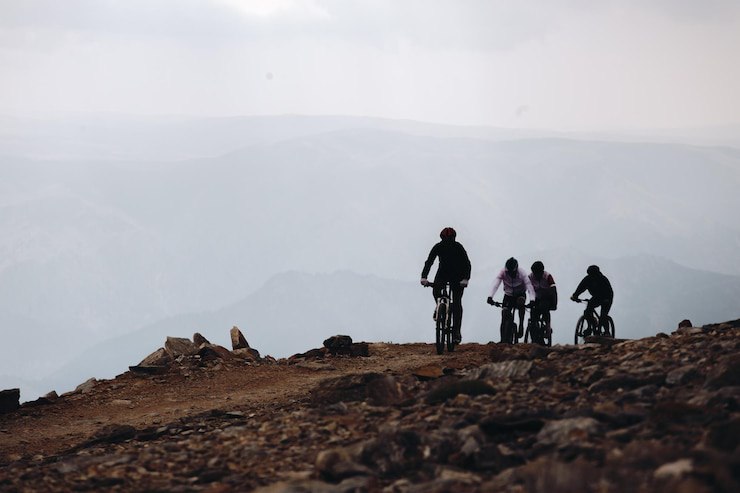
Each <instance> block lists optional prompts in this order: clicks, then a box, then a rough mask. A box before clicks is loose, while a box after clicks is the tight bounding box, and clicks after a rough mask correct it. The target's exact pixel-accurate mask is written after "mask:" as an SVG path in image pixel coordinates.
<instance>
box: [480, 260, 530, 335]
mask: <svg viewBox="0 0 740 493" xmlns="http://www.w3.org/2000/svg"><path fill="white" fill-rule="evenodd" d="M501 283H503V284H504V301H503V307H502V317H503V312H504V311H505V310H506V309H508V308H518V309H519V335H518V337H522V335H523V334H524V312H525V310H524V303H525V302H526V300H527V291H529V294H530V296H531V297H532V299H534V297H535V293H534V288H532V283H531V282H530V281H529V277H527V273H526V272H524V270H523V269H520V268H519V261H517V259H515V258H514V257H511V258H510V259H509V260H507V261H506V264H505V266H504V268H503V269H501V272H499V273H498V275H497V276H496V279H494V281H493V287H491V294H490V295H489V296H488V299H487V300H486V301H487V302H488V304H489V305H492V304H493V297H494V296H495V295H496V291H498V288H499V286H501Z"/></svg>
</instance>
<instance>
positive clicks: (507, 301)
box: [501, 294, 516, 343]
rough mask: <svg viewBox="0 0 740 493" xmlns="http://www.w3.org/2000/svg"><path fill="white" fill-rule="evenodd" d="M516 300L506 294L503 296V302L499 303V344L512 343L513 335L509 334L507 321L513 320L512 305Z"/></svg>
mask: <svg viewBox="0 0 740 493" xmlns="http://www.w3.org/2000/svg"><path fill="white" fill-rule="evenodd" d="M515 303H516V299H515V298H512V297H511V296H509V295H508V294H504V300H503V302H502V303H501V342H506V343H511V342H513V341H512V340H511V339H513V337H512V336H513V334H509V327H508V325H509V320H513V319H514V308H513V307H514V305H515Z"/></svg>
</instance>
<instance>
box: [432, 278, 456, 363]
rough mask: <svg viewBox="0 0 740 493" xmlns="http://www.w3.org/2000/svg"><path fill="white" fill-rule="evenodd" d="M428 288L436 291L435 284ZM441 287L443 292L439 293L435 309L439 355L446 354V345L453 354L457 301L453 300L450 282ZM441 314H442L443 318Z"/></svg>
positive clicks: (436, 340) (436, 341)
mask: <svg viewBox="0 0 740 493" xmlns="http://www.w3.org/2000/svg"><path fill="white" fill-rule="evenodd" d="M438 285H439V284H438ZM428 286H431V287H432V289H434V287H435V284H434V283H430V284H428ZM441 286H442V290H441V291H440V293H439V297H438V298H437V306H436V307H435V309H434V319H435V321H436V327H435V332H436V339H435V343H436V348H437V354H442V353H443V352H444V347H445V345H447V351H449V352H452V351H454V350H455V341H454V335H453V333H452V332H453V329H452V305H453V303H454V301H455V300H454V298H453V296H454V295H453V294H452V286H450V283H449V282H445V283H444V284H441ZM440 314H442V316H441V317H440Z"/></svg>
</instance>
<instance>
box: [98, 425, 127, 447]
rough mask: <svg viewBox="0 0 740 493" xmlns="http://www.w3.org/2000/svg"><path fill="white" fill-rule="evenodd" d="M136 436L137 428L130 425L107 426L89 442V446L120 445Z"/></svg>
mask: <svg viewBox="0 0 740 493" xmlns="http://www.w3.org/2000/svg"><path fill="white" fill-rule="evenodd" d="M135 436H136V428H134V427H133V426H130V425H118V424H112V425H107V426H104V427H103V428H101V429H100V430H98V431H97V432H96V433H95V435H93V437H92V438H91V439H90V440H89V441H88V444H96V443H119V442H124V441H126V440H130V439H132V438H134V437H135Z"/></svg>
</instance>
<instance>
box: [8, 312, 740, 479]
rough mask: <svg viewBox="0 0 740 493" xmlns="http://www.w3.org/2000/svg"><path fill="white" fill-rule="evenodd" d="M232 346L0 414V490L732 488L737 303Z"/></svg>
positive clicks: (739, 461)
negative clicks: (276, 347)
mask: <svg viewBox="0 0 740 493" xmlns="http://www.w3.org/2000/svg"><path fill="white" fill-rule="evenodd" d="M222 349H223V348H221V349H218V348H216V349H209V351H204V350H203V346H201V348H200V352H199V353H198V354H197V355H196V354H193V355H190V356H187V357H178V358H175V359H172V360H170V361H168V362H166V364H163V365H162V366H161V367H156V368H155V367H148V366H146V365H144V366H145V368H144V369H142V368H137V367H134V370H133V371H130V372H127V373H125V374H123V375H120V376H119V377H117V378H116V379H114V380H108V381H100V382H95V381H91V382H88V383H86V385H84V386H81V388H79V389H78V390H77V391H75V392H73V393H70V394H67V395H63V396H61V397H59V398H57V399H53V398H49V399H42V400H40V401H39V402H34V403H27V404H25V405H23V406H21V408H20V409H18V410H15V411H12V412H8V413H5V414H2V415H0V491H11V492H12V491H70V490H75V491H86V490H87V491H193V492H199V491H205V492H211V493H215V492H236V491H252V490H255V491H259V492H262V493H265V492H281V493H285V492H321V493H339V492H364V491H371V492H375V491H384V492H399V493H400V492H489V491H503V492H551V493H558V492H579V491H584V492H591V491H593V492H599V493H607V492H623V491H631V492H649V491H660V492H663V491H664V492H679V493H695V492H696V493H703V492H714V491H717V492H727V493H730V492H732V493H735V492H737V491H740V447H738V444H739V443H740V439H739V437H740V351H738V350H739V349H740V321H736V322H730V323H725V324H719V325H711V326H705V327H701V328H696V327H694V328H692V327H684V328H681V329H680V330H679V331H677V332H676V333H673V334H671V335H666V334H659V335H658V336H656V337H651V338H646V339H641V340H634V341H618V340H617V341H614V340H610V339H598V338H595V339H591V342H590V343H589V344H585V345H581V346H556V347H553V348H542V347H536V346H532V345H525V344H522V345H518V346H506V345H500V344H489V345H475V344H463V345H462V346H461V347H459V348H458V349H457V350H456V351H455V352H454V353H452V354H445V355H442V356H437V355H436V354H434V349H433V347H432V346H431V345H425V344H408V345H389V344H369V345H368V346H364V347H362V346H360V347H359V349H358V350H357V351H354V350H347V351H344V352H345V353H346V354H331V352H330V351H328V350H327V349H321V350H314V351H310V352H309V353H306V354H305V355H302V356H300V357H295V358H292V359H291V360H281V361H274V360H271V359H262V358H260V357H259V356H258V355H251V356H250V355H248V354H243V355H242V356H243V357H236V356H235V355H233V354H232V355H228V354H225V353H224V352H223V350H222ZM334 352H335V353H336V351H334ZM339 352H340V353H341V352H342V351H339ZM226 353H229V351H226ZM361 354H367V356H361Z"/></svg>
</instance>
